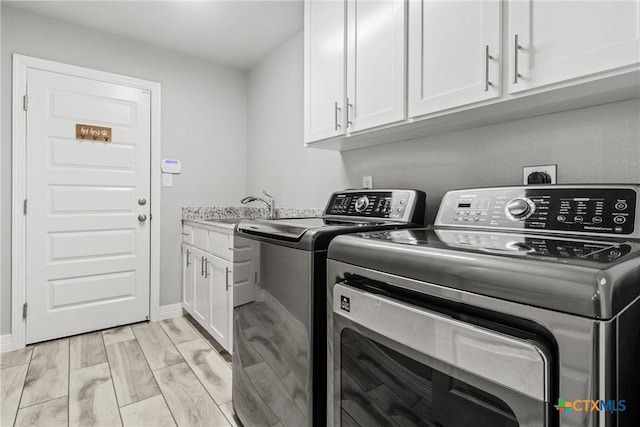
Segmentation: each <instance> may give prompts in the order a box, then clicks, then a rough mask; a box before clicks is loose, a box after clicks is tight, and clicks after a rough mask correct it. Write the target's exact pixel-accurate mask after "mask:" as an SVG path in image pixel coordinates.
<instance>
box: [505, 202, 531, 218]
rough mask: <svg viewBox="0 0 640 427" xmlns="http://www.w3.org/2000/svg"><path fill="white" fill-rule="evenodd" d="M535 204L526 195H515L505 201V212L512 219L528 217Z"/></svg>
mask: <svg viewBox="0 0 640 427" xmlns="http://www.w3.org/2000/svg"><path fill="white" fill-rule="evenodd" d="M535 206H536V205H535V204H534V203H533V202H532V201H531V200H530V199H528V198H526V197H517V198H515V199H513V200H511V201H510V202H509V203H507V207H506V208H505V214H506V215H507V217H508V218H509V219H511V220H512V221H518V220H523V219H527V218H529V217H530V216H531V215H532V214H533V212H534V211H535Z"/></svg>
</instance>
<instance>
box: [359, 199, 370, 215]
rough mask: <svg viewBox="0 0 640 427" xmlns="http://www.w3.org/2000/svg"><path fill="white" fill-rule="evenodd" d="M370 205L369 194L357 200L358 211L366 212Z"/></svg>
mask: <svg viewBox="0 0 640 427" xmlns="http://www.w3.org/2000/svg"><path fill="white" fill-rule="evenodd" d="M368 206H369V198H368V197H367V196H362V197H360V198H359V199H358V200H356V212H364V211H365V210H366V209H367V207H368Z"/></svg>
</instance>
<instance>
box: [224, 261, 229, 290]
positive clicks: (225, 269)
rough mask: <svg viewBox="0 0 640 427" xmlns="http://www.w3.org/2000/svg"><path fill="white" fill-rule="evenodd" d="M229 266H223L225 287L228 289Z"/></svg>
mask: <svg viewBox="0 0 640 427" xmlns="http://www.w3.org/2000/svg"><path fill="white" fill-rule="evenodd" d="M229 271H230V270H229V267H225V268H224V280H225V289H226V290H227V291H228V290H229Z"/></svg>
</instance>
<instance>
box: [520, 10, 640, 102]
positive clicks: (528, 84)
mask: <svg viewBox="0 0 640 427" xmlns="http://www.w3.org/2000/svg"><path fill="white" fill-rule="evenodd" d="M516 38H517V40H518V42H517V46H516ZM508 46H509V51H508V52H509V55H508V56H509V74H508V84H509V93H516V92H520V91H523V90H527V89H532V88H537V87H540V86H544V85H548V84H553V83H558V82H563V81H567V80H570V79H575V78H579V77H584V76H589V75H591V74H596V73H599V72H603V71H609V70H615V69H616V68H620V67H625V66H629V65H633V64H637V63H638V62H640V1H638V0H624V1H588V0H582V1H547V0H515V1H513V0H512V1H510V2H509V44H508ZM516 68H517V71H516Z"/></svg>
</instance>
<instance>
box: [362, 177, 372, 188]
mask: <svg viewBox="0 0 640 427" xmlns="http://www.w3.org/2000/svg"><path fill="white" fill-rule="evenodd" d="M362 188H373V177H372V176H363V177H362Z"/></svg>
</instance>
